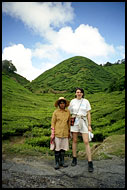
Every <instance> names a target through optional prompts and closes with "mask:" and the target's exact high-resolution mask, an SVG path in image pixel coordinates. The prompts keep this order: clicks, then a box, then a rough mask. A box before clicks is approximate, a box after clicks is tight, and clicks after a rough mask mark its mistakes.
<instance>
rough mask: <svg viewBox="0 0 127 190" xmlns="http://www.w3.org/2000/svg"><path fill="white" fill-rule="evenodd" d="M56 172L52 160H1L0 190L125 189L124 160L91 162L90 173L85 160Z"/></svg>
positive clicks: (4, 158) (67, 161)
mask: <svg viewBox="0 0 127 190" xmlns="http://www.w3.org/2000/svg"><path fill="white" fill-rule="evenodd" d="M65 161H66V163H68V165H69V166H68V167H67V168H60V169H59V170H55V169H54V168H53V166H54V159H44V158H39V157H38V158H37V157H25V158H23V157H13V158H6V157H4V156H3V159H2V188H125V159H123V158H117V157H116V158H113V159H109V160H101V161H93V163H94V172H93V173H89V172H88V169H87V161H86V160H78V164H77V166H75V167H72V166H71V159H70V158H69V159H67V158H65Z"/></svg>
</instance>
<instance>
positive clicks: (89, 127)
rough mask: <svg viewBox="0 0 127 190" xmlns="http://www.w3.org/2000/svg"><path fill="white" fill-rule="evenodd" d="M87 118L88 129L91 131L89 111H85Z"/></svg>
mask: <svg viewBox="0 0 127 190" xmlns="http://www.w3.org/2000/svg"><path fill="white" fill-rule="evenodd" d="M87 119H88V131H90V132H92V128H91V113H90V111H88V112H87Z"/></svg>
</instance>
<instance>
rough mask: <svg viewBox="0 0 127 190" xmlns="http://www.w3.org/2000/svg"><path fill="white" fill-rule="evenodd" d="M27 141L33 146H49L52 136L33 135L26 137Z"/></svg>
mask: <svg viewBox="0 0 127 190" xmlns="http://www.w3.org/2000/svg"><path fill="white" fill-rule="evenodd" d="M25 143H27V144H30V145H32V146H40V147H49V145H50V137H47V136H42V137H33V138H29V139H26V140H25Z"/></svg>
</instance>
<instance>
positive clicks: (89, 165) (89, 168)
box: [88, 161, 94, 172]
mask: <svg viewBox="0 0 127 190" xmlns="http://www.w3.org/2000/svg"><path fill="white" fill-rule="evenodd" d="M93 170H94V168H93V162H92V161H90V162H88V171H89V172H93Z"/></svg>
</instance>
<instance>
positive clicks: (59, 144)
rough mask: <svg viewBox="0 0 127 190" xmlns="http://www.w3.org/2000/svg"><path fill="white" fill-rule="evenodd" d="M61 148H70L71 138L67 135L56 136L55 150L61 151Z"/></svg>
mask: <svg viewBox="0 0 127 190" xmlns="http://www.w3.org/2000/svg"><path fill="white" fill-rule="evenodd" d="M61 149H63V150H66V151H67V150H69V140H68V138H67V137H66V138H65V137H63V138H60V137H55V150H56V151H60V150H61Z"/></svg>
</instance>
